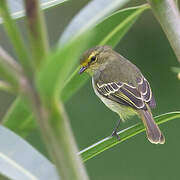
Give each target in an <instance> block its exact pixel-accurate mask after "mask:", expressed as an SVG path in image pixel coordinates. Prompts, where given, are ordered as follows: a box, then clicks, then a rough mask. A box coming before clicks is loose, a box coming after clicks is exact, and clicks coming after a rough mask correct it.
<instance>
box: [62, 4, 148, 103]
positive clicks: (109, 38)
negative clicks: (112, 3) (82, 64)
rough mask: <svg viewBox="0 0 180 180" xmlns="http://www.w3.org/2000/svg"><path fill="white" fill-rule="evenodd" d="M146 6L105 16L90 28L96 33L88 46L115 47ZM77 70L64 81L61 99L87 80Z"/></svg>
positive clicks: (66, 97)
mask: <svg viewBox="0 0 180 180" xmlns="http://www.w3.org/2000/svg"><path fill="white" fill-rule="evenodd" d="M148 8H149V6H148V5H146V4H145V5H142V6H137V7H132V8H127V9H123V10H119V11H117V12H115V13H114V14H112V15H111V16H109V17H107V18H106V19H104V20H103V21H102V22H100V23H99V24H97V25H96V26H95V27H94V28H92V31H94V32H95V33H96V38H94V39H93V40H92V41H91V44H89V47H93V46H96V45H105V44H106V45H110V46H112V47H115V46H116V45H117V44H118V43H119V41H120V40H121V39H122V37H123V36H124V35H125V34H126V33H127V31H128V30H129V29H130V27H131V26H132V25H133V23H134V22H135V21H136V20H137V18H138V17H139V16H140V15H141V14H142V12H144V10H146V9H148ZM77 72H78V71H77V69H76V70H75V71H74V73H73V74H72V75H71V77H70V78H69V79H68V81H67V82H66V84H65V87H64V89H63V91H62V95H61V97H62V99H63V100H68V98H70V97H71V96H72V95H73V94H74V93H75V92H76V91H78V89H80V88H81V87H82V86H83V84H85V82H86V81H87V79H88V77H87V76H85V75H84V74H83V75H81V76H80V75H79V74H78V73H77ZM82 76H85V77H82Z"/></svg>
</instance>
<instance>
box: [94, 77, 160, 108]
mask: <svg viewBox="0 0 180 180" xmlns="http://www.w3.org/2000/svg"><path fill="white" fill-rule="evenodd" d="M137 84H138V87H135V86H132V85H130V84H128V83H124V82H110V83H98V82H97V84H96V87H97V90H98V92H99V93H100V94H101V95H103V96H104V97H106V98H108V99H111V100H113V101H116V102H117V103H120V104H123V105H128V106H131V107H133V108H135V109H144V110H145V109H146V104H148V105H149V106H150V107H151V108H154V107H155V106H156V103H155V100H154V97H153V95H152V91H151V88H150V85H149V83H148V81H147V80H146V79H145V78H144V77H142V78H139V79H137Z"/></svg>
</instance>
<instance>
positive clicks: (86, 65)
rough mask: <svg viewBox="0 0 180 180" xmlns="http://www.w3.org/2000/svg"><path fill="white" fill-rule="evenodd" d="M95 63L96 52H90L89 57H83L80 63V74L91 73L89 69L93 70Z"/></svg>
mask: <svg viewBox="0 0 180 180" xmlns="http://www.w3.org/2000/svg"><path fill="white" fill-rule="evenodd" d="M96 61H97V51H92V52H91V53H90V54H89V55H88V54H87V55H85V56H84V59H82V62H81V69H80V72H79V73H80V74H81V73H83V72H84V71H86V70H87V72H89V73H90V72H91V69H93V66H94V64H95V63H96Z"/></svg>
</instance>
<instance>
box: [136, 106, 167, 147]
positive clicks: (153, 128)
mask: <svg viewBox="0 0 180 180" xmlns="http://www.w3.org/2000/svg"><path fill="white" fill-rule="evenodd" d="M147 106H148V105H147ZM138 113H139V116H140V118H141V119H142V121H143V123H144V126H145V127H146V134H147V138H148V140H149V141H150V142H151V143H153V144H164V143H165V137H164V135H163V134H162V132H161V130H160V129H159V127H158V126H157V124H156V122H155V121H154V118H153V116H152V113H151V110H150V108H149V107H148V109H147V110H139V111H138Z"/></svg>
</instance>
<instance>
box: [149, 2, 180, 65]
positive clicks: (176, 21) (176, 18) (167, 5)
mask: <svg viewBox="0 0 180 180" xmlns="http://www.w3.org/2000/svg"><path fill="white" fill-rule="evenodd" d="M148 2H149V4H150V5H151V8H152V10H153V13H154V15H155V16H156V18H157V19H158V21H159V23H160V24H161V26H162V28H163V30H164V32H165V34H166V36H167V38H168V40H169V42H170V44H171V46H172V48H173V50H174V52H175V54H176V56H177V59H178V61H179V62H180V14H179V10H178V7H177V5H176V2H175V1H174V0H148Z"/></svg>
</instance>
